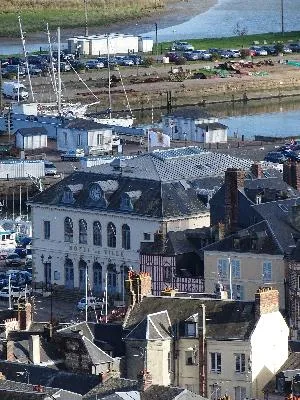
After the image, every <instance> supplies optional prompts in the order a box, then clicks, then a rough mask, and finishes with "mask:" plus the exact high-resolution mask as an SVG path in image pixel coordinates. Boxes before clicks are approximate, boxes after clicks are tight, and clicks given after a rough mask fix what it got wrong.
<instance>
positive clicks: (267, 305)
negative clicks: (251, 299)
mask: <svg viewBox="0 0 300 400" xmlns="http://www.w3.org/2000/svg"><path fill="white" fill-rule="evenodd" d="M276 311H279V292H278V290H277V289H273V288H271V287H261V288H259V289H258V290H257V292H256V293H255V319H256V320H258V319H259V318H260V316H261V315H262V314H268V313H272V312H276Z"/></svg>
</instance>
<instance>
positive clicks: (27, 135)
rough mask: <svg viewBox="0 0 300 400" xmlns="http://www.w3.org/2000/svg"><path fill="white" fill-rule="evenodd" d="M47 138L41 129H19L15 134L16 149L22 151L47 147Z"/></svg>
mask: <svg viewBox="0 0 300 400" xmlns="http://www.w3.org/2000/svg"><path fill="white" fill-rule="evenodd" d="M47 138H48V136H47V131H46V129H45V128H43V127H36V128H20V129H18V130H17V131H16V133H15V142H16V147H17V148H18V149H22V150H34V149H41V148H43V147H47Z"/></svg>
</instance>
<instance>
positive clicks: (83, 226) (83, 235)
mask: <svg viewBox="0 0 300 400" xmlns="http://www.w3.org/2000/svg"><path fill="white" fill-rule="evenodd" d="M79 243H81V244H87V223H86V221H85V220H84V219H80V220H79Z"/></svg>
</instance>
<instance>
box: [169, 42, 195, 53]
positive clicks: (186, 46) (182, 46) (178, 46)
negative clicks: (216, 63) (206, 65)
mask: <svg viewBox="0 0 300 400" xmlns="http://www.w3.org/2000/svg"><path fill="white" fill-rule="evenodd" d="M172 49H174V50H177V51H193V50H195V49H194V46H192V45H191V44H190V43H188V42H174V43H173V46H172Z"/></svg>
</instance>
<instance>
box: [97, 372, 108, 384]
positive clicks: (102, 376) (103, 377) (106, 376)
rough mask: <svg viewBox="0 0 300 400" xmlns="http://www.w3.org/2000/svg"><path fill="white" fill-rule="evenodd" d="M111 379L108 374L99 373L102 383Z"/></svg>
mask: <svg viewBox="0 0 300 400" xmlns="http://www.w3.org/2000/svg"><path fill="white" fill-rule="evenodd" d="M108 378H109V374H108V373H107V372H100V373H99V381H100V383H104V382H105V381H107V379H108Z"/></svg>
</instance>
